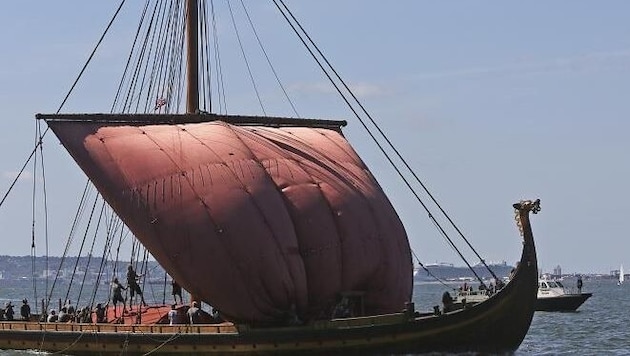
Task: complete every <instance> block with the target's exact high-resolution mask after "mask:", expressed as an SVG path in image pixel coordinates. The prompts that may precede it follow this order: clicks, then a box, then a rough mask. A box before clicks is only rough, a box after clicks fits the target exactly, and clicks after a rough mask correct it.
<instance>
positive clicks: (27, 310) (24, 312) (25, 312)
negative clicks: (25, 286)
mask: <svg viewBox="0 0 630 356" xmlns="http://www.w3.org/2000/svg"><path fill="white" fill-rule="evenodd" d="M20 316H21V317H22V320H23V321H29V320H30V319H31V306H30V305H28V300H26V299H24V300H22V306H21V307H20Z"/></svg>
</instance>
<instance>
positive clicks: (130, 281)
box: [127, 265, 147, 310]
mask: <svg viewBox="0 0 630 356" xmlns="http://www.w3.org/2000/svg"><path fill="white" fill-rule="evenodd" d="M142 276H143V275H142V274H137V273H136V271H135V270H134V269H133V266H132V265H129V266H128V267H127V288H129V295H130V296H131V298H130V300H129V309H131V310H133V306H132V304H131V303H132V300H133V297H134V295H135V294H138V295H139V296H140V299H141V301H142V305H144V306H145V307H146V306H147V303H146V302H145V301H144V296H143V295H142V289H140V285H139V284H138V278H140V277H142Z"/></svg>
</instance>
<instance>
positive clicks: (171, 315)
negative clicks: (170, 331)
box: [168, 304, 179, 325]
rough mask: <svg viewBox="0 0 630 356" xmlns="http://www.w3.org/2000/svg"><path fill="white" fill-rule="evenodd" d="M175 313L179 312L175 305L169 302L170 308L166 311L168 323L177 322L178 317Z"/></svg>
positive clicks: (173, 323)
mask: <svg viewBox="0 0 630 356" xmlns="http://www.w3.org/2000/svg"><path fill="white" fill-rule="evenodd" d="M177 314H179V313H178V312H177V305H176V304H171V310H169V311H168V325H175V324H179V317H178V315H177Z"/></svg>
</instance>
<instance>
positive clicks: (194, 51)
mask: <svg viewBox="0 0 630 356" xmlns="http://www.w3.org/2000/svg"><path fill="white" fill-rule="evenodd" d="M197 9H198V7H197V0H186V47H187V48H186V54H187V58H186V85H187V86H186V113H187V114H194V113H196V112H198V111H199V53H198V52H199V50H198V49H199V43H198V42H199V37H198V33H199V13H198V10H197ZM193 301H196V302H197V303H199V307H201V300H200V299H199V295H197V294H196V293H194V292H191V293H190V303H191V307H192V302H193Z"/></svg>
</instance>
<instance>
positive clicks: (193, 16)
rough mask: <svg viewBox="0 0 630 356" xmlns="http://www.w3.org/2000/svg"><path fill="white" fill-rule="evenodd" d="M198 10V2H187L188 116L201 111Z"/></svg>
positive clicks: (190, 0) (191, 0)
mask: <svg viewBox="0 0 630 356" xmlns="http://www.w3.org/2000/svg"><path fill="white" fill-rule="evenodd" d="M197 9H198V7H197V0H187V1H186V46H187V52H186V53H187V54H188V58H187V62H186V64H187V66H186V69H187V72H186V76H187V78H186V79H187V88H186V89H187V90H186V113H188V114H194V113H196V112H197V111H198V110H199V59H198V48H199V44H198V33H199V30H198V29H199V13H198V10H197Z"/></svg>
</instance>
